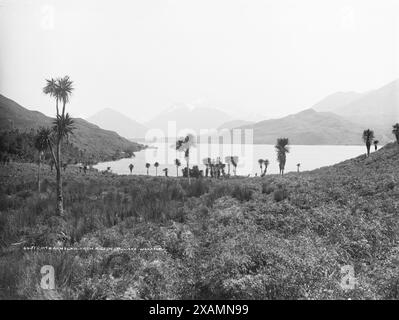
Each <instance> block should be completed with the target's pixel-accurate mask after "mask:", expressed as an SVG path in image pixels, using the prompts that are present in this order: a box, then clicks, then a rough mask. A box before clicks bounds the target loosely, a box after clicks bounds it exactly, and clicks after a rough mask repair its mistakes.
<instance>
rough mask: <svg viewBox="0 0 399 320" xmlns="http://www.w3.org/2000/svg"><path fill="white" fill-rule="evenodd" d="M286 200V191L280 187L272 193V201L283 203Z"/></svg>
mask: <svg viewBox="0 0 399 320" xmlns="http://www.w3.org/2000/svg"><path fill="white" fill-rule="evenodd" d="M287 198H288V191H287V190H286V189H285V187H283V186H282V185H279V186H278V189H277V190H275V191H274V193H273V199H274V201H276V202H280V201H283V200H284V199H287Z"/></svg>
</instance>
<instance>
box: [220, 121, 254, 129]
mask: <svg viewBox="0 0 399 320" xmlns="http://www.w3.org/2000/svg"><path fill="white" fill-rule="evenodd" d="M254 123H255V122H254V121H247V120H231V121H227V122H225V123H223V124H221V125H220V126H219V128H218V130H222V129H229V130H231V129H234V128H238V127H242V126H248V125H251V124H254Z"/></svg>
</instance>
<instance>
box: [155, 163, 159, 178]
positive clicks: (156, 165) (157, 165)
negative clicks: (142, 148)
mask: <svg viewBox="0 0 399 320" xmlns="http://www.w3.org/2000/svg"><path fill="white" fill-rule="evenodd" d="M154 167H155V176H156V177H157V176H158V167H159V163H158V162H155V163H154Z"/></svg>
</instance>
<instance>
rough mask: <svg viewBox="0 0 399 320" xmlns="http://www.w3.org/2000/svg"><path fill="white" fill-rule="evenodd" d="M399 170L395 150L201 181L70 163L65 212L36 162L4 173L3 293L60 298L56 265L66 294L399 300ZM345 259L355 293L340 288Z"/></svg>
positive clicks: (0, 172) (0, 203)
mask: <svg viewBox="0 0 399 320" xmlns="http://www.w3.org/2000/svg"><path fill="white" fill-rule="evenodd" d="M398 163H399V146H398V145H397V144H390V145H388V146H386V147H384V148H382V149H381V150H379V151H378V152H375V153H372V154H371V156H370V158H365V156H364V155H363V156H360V157H357V158H355V159H351V160H348V161H345V162H342V163H339V164H337V165H335V166H331V167H325V168H321V169H318V170H314V171H310V172H303V173H289V174H287V175H285V176H284V177H280V176H277V175H268V176H266V177H264V178H241V177H237V178H231V179H220V180H216V179H214V180H211V179H199V180H194V181H193V183H192V184H191V185H188V184H187V181H186V180H185V179H183V178H165V177H143V176H115V175H112V174H109V175H102V174H99V173H96V172H89V173H88V174H87V175H80V174H79V173H78V172H77V171H75V169H74V168H73V167H69V168H68V169H67V174H66V178H65V181H64V184H65V185H64V190H65V196H64V197H65V208H66V216H65V218H59V217H55V216H54V212H55V207H54V205H55V201H54V198H55V186H54V177H53V176H52V175H50V172H49V170H48V168H45V173H44V177H45V178H44V179H45V180H44V182H43V185H44V189H43V190H45V192H43V193H42V194H41V195H40V196H38V195H37V193H36V192H35V191H32V190H35V185H36V182H35V176H34V175H35V172H36V167H35V166H34V165H32V164H17V163H13V164H10V165H7V166H6V167H1V168H0V244H1V247H2V251H1V253H0V298H7V297H23V298H49V297H48V296H47V295H46V292H44V291H42V290H41V289H40V287H39V280H38V279H39V275H40V268H41V266H42V265H45V264H51V265H53V266H54V268H55V273H56V284H57V290H56V293H55V294H54V296H55V297H56V298H60V299H62V298H72V299H116V298H118V299H158V298H165V299H176V298H183V299H201V298H206V299H217V298H227V299H240V298H248V299H294V298H297V299H348V298H351V299H383V298H384V299H398V298H399V242H398V240H399V210H398V209H399V170H398ZM12 243H20V245H11V244H12ZM22 245H25V246H31V245H36V246H58V247H62V246H69V247H74V248H87V247H97V248H98V247H107V248H116V247H120V248H122V249H124V250H119V251H118V250H114V251H100V250H92V251H84V250H81V251H67V252H64V251H45V250H43V251H23V250H22V249H21V246H22ZM128 248H130V249H131V250H130V251H128V250H127V249H128ZM155 249H162V250H155ZM344 265H351V266H353V268H354V270H355V277H356V281H357V282H356V285H355V287H354V289H351V290H344V289H343V288H342V287H341V286H340V283H341V280H342V275H341V272H340V271H341V267H342V266H344Z"/></svg>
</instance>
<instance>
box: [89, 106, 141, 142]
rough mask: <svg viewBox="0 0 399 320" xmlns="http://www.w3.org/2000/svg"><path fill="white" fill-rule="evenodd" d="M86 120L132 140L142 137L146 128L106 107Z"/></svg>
mask: <svg viewBox="0 0 399 320" xmlns="http://www.w3.org/2000/svg"><path fill="white" fill-rule="evenodd" d="M87 121H89V122H91V123H94V124H96V125H98V126H99V127H101V128H103V129H106V130H112V131H115V132H116V133H118V134H119V135H120V136H122V137H124V138H127V139H133V140H134V139H141V138H144V137H145V134H146V132H147V130H148V128H147V127H146V126H144V125H142V124H141V123H139V122H137V121H135V120H133V119H131V118H129V117H128V116H125V115H124V114H122V113H120V112H118V111H116V110H113V109H111V108H106V109H103V110H101V111H99V112H97V113H96V114H94V115H92V116H91V117H89V118H87Z"/></svg>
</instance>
